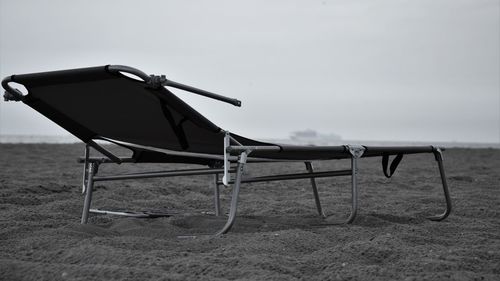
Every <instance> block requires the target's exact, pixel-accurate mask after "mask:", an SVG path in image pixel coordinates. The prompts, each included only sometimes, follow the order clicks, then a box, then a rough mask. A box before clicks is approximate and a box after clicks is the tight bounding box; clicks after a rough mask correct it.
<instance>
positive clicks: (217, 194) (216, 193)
mask: <svg viewBox="0 0 500 281" xmlns="http://www.w3.org/2000/svg"><path fill="white" fill-rule="evenodd" d="M218 182H219V174H215V175H214V205H215V216H217V217H218V216H220V192H219V184H218Z"/></svg>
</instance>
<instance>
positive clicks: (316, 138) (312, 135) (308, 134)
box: [290, 129, 342, 145]
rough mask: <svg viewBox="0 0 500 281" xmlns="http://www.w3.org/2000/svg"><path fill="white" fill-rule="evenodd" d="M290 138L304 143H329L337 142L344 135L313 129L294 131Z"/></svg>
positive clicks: (297, 142) (298, 142)
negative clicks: (325, 133)
mask: <svg viewBox="0 0 500 281" xmlns="http://www.w3.org/2000/svg"><path fill="white" fill-rule="evenodd" d="M290 140H291V141H292V142H293V143H296V144H302V145H329V144H335V143H338V142H339V141H341V140H342V137H341V136H340V135H337V134H327V135H324V134H320V133H318V132H316V131H315V130H312V129H306V130H302V131H294V132H292V133H291V134H290Z"/></svg>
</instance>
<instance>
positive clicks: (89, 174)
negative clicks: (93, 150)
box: [81, 163, 97, 224]
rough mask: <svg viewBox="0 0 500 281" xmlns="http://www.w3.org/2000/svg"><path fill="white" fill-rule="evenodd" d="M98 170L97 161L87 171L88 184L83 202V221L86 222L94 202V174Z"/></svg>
mask: <svg viewBox="0 0 500 281" xmlns="http://www.w3.org/2000/svg"><path fill="white" fill-rule="evenodd" d="M96 170H97V163H90V164H89V167H88V172H87V186H86V188H85V200H84V202H83V211H82V219H81V223H82V224H86V223H87V221H88V219H89V210H90V205H91V203H92V191H93V188H94V174H95V172H96Z"/></svg>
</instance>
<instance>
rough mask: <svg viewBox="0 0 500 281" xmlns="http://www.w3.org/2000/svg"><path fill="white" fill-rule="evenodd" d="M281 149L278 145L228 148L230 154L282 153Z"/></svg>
mask: <svg viewBox="0 0 500 281" xmlns="http://www.w3.org/2000/svg"><path fill="white" fill-rule="evenodd" d="M280 150H281V147H279V146H277V145H269V146H267V145H250V146H228V147H227V151H228V152H230V153H241V152H245V151H280Z"/></svg>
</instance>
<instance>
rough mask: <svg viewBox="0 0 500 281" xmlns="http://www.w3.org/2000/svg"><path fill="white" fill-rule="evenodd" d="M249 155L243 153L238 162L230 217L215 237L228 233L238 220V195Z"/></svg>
mask: <svg viewBox="0 0 500 281" xmlns="http://www.w3.org/2000/svg"><path fill="white" fill-rule="evenodd" d="M246 158H247V153H246V152H243V153H242V154H241V156H240V159H239V160H238V167H237V168H236V169H237V172H236V180H235V182H234V185H233V194H232V196H231V207H230V209H229V216H228V218H227V222H226V224H225V225H224V227H223V228H222V229H221V230H219V231H218V232H217V233H216V234H215V235H216V236H219V235H222V234H225V233H227V232H228V231H229V230H230V229H231V227H233V224H234V221H235V219H236V211H237V209H238V195H239V193H240V185H241V177H242V175H243V170H244V166H245V163H246Z"/></svg>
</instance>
